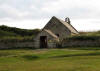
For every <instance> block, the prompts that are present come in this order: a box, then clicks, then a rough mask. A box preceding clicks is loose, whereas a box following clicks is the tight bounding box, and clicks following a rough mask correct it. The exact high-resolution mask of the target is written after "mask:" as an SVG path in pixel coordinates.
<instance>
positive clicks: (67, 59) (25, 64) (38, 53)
mask: <svg viewBox="0 0 100 71" xmlns="http://www.w3.org/2000/svg"><path fill="white" fill-rule="evenodd" d="M89 49H91V50H89ZM99 67H100V49H99V48H95V49H94V48H93V47H92V48H87V49H86V48H67V49H36V50H24V49H20V50H0V71H100V68H99Z"/></svg>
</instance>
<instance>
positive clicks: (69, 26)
mask: <svg viewBox="0 0 100 71" xmlns="http://www.w3.org/2000/svg"><path fill="white" fill-rule="evenodd" d="M54 18H56V19H57V20H59V21H60V22H61V23H62V24H64V25H65V26H66V27H67V28H68V29H69V30H70V31H71V32H72V33H77V34H78V31H77V30H76V29H75V28H74V27H73V26H72V25H71V24H68V23H67V22H65V21H63V20H61V19H59V18H57V17H55V16H54ZM72 30H73V31H72Z"/></svg>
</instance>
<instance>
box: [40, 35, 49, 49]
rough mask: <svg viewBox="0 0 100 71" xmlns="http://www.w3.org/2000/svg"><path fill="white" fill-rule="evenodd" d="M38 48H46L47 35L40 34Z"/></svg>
mask: <svg viewBox="0 0 100 71" xmlns="http://www.w3.org/2000/svg"><path fill="white" fill-rule="evenodd" d="M40 48H47V36H40Z"/></svg>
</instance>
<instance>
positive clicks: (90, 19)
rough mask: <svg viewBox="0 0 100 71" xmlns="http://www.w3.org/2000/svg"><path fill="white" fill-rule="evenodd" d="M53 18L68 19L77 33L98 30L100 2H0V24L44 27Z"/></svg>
mask: <svg viewBox="0 0 100 71" xmlns="http://www.w3.org/2000/svg"><path fill="white" fill-rule="evenodd" d="M52 16H56V17H58V18H61V19H63V20H64V18H66V17H69V18H70V19H71V24H72V25H73V26H74V27H75V28H76V29H77V30H78V31H96V30H100V0H0V25H8V26H11V27H18V28H24V29H34V28H43V26H44V25H45V24H46V23H47V22H48V21H49V20H50V18H51V17H52Z"/></svg>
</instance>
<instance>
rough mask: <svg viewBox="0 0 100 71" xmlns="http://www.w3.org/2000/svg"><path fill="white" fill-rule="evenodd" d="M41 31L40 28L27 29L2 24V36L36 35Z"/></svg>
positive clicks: (0, 33)
mask: <svg viewBox="0 0 100 71" xmlns="http://www.w3.org/2000/svg"><path fill="white" fill-rule="evenodd" d="M39 32H40V30H39V29H33V30H27V29H20V28H16V27H8V26H5V25H2V26H0V37H3V36H35V35H36V34H38V33H39Z"/></svg>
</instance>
